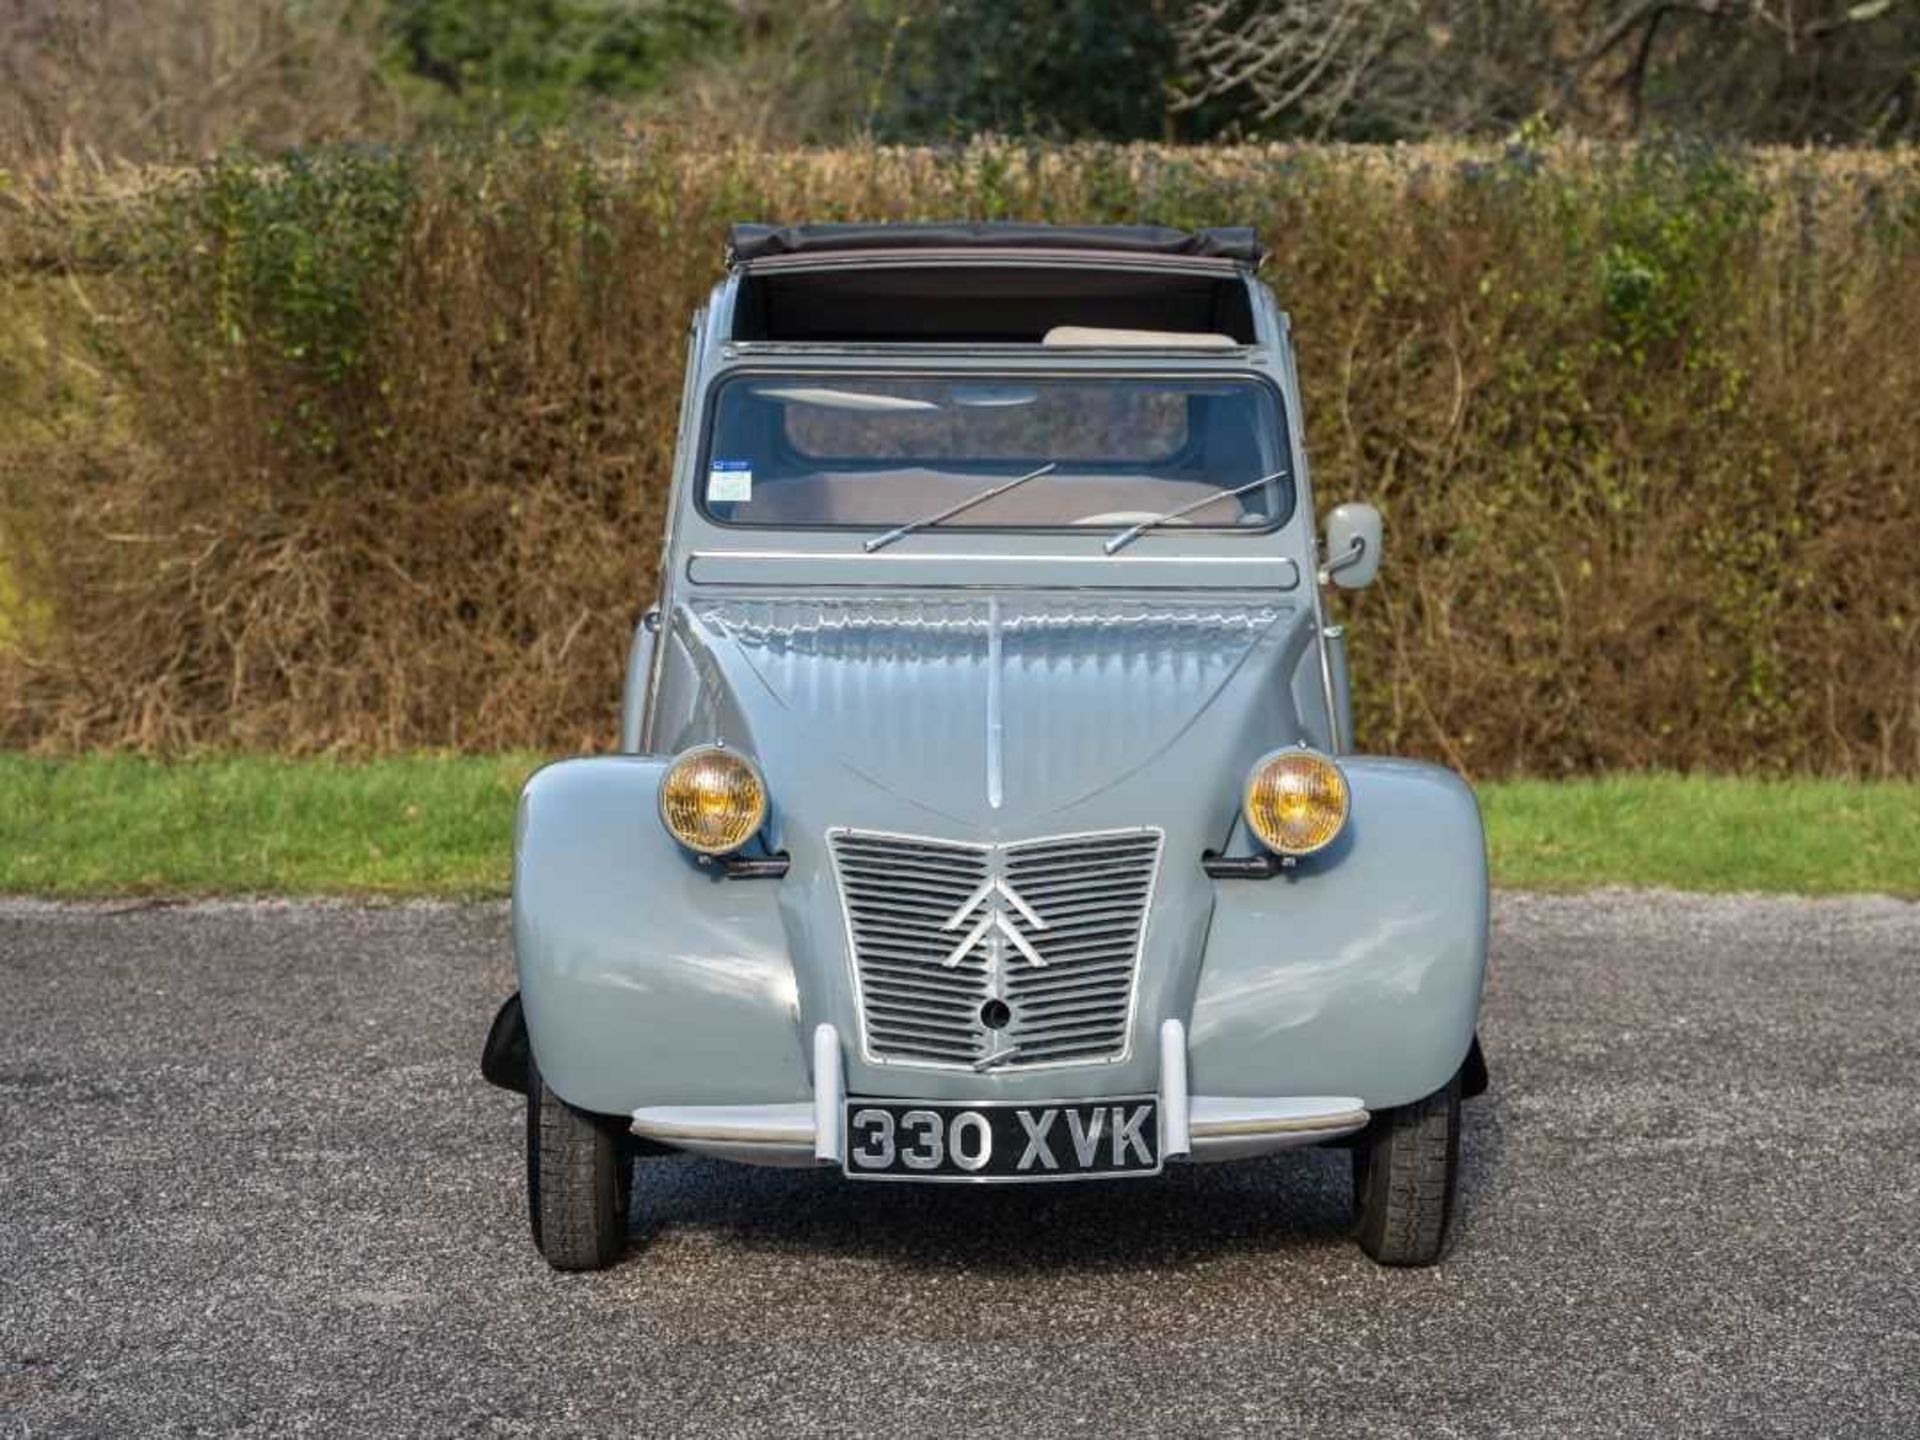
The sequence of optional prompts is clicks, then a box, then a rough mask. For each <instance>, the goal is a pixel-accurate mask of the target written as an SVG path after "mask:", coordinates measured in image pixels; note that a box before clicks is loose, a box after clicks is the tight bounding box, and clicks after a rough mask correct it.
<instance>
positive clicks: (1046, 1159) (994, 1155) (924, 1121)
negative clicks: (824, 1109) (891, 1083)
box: [843, 1096, 1160, 1180]
mask: <svg viewBox="0 0 1920 1440" xmlns="http://www.w3.org/2000/svg"><path fill="white" fill-rule="evenodd" d="M846 1115H847V1146H846V1149H847V1153H846V1160H845V1162H844V1165H843V1168H844V1170H845V1171H846V1173H847V1175H848V1176H849V1177H851V1178H853V1179H856V1180H1083V1179H1091V1178H1093V1177H1096V1176H1102V1175H1155V1174H1158V1173H1159V1171H1160V1107H1159V1104H1158V1102H1156V1101H1155V1100H1154V1099H1153V1098H1152V1097H1151V1096H1144V1097H1143V1096H1135V1097H1133V1098H1130V1099H1122V1100H1100V1101H1091V1100H1075V1101H1068V1102H1062V1103H1059V1104H1053V1105H1046V1104H1041V1105H1028V1104H1003V1103H999V1102H988V1103H984V1104H983V1103H979V1102H974V1103H972V1104H966V1103H950V1102H943V1101H918V1102H915V1101H898V1100H848V1101H847V1111H846Z"/></svg>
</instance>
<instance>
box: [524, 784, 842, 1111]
mask: <svg viewBox="0 0 1920 1440" xmlns="http://www.w3.org/2000/svg"><path fill="white" fill-rule="evenodd" d="M667 763H668V762H667V761H666V760H664V759H660V758H657V757H651V756H625V755H620V756H598V757H594V758H591V759H584V760H564V761H561V762H560V763H558V764H555V765H549V766H547V767H546V768H545V769H543V770H540V771H538V772H536V773H535V774H534V776H533V778H532V779H530V780H529V781H528V782H527V785H526V789H525V790H524V791H522V792H521V796H520V810H519V818H518V820H517V822H516V824H515V828H514V858H513V947H514V959H515V962H516V964H517V965H518V967H519V972H520V996H521V1003H522V1004H523V1006H524V1007H525V1010H526V1025H527V1035H528V1040H529V1042H530V1044H531V1046H532V1051H533V1057H534V1059H535V1061H536V1062H537V1063H538V1065H539V1067H540V1077H541V1079H542V1080H543V1081H544V1082H545V1083H546V1084H547V1085H548V1086H549V1087H550V1088H551V1089H552V1090H554V1091H555V1093H557V1094H558V1095H560V1096H561V1097H562V1098H563V1099H565V1100H567V1101H568V1102H569V1103H571V1104H573V1105H575V1106H578V1107H579V1108H581V1109H583V1110H592V1111H598V1112H600V1113H603V1114H625V1113H627V1112H629V1111H631V1110H634V1109H636V1108H637V1107H639V1106H642V1105H672V1104H679V1103H686V1102H692V1101H698V1102H700V1103H704V1104H725V1103H729V1102H732V1101H739V1102H742V1103H765V1102H768V1101H780V1100H805V1099H807V1098H808V1097H809V1096H810V1095H811V1093H812V1086H811V1083H810V1081H809V1079H808V1071H807V1065H806V1054H805V1047H804V1045H803V1044H802V1041H801V1036H800V1029H799V1012H798V1001H797V997H796V992H795V987H794V976H793V965H792V962H791V961H790V959H789V958H788V950H787V940H786V934H785V931H784V930H783V929H782V927H781V923H780V915H779V911H778V908H777V906H776V901H775V887H773V886H771V885H765V884H759V883H756V882H753V881H741V880H728V879H725V878H723V876H722V875H721V874H720V872H719V869H718V867H715V866H703V865H700V864H698V863H697V862H696V861H695V860H694V859H693V857H692V856H691V855H689V854H688V853H687V852H686V851H685V850H684V849H682V848H681V847H680V846H679V845H678V844H676V843H675V842H674V840H673V838H672V837H671V836H669V835H668V834H667V833H666V831H665V829H663V828H662V826H661V824H660V816H659V810H658V808H657V807H658V795H659V786H660V777H661V775H662V774H663V772H664V771H665V770H666V767H667ZM695 1082H697V1084H696V1083H695Z"/></svg>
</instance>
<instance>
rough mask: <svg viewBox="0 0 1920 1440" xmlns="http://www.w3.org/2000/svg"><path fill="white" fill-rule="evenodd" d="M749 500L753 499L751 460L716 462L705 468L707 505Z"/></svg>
mask: <svg viewBox="0 0 1920 1440" xmlns="http://www.w3.org/2000/svg"><path fill="white" fill-rule="evenodd" d="M751 499H753V462H752V461H751V460H716V461H714V462H713V463H712V464H711V465H709V466H708V467H707V502H708V503H709V504H724V503H726V502H728V501H737V500H751Z"/></svg>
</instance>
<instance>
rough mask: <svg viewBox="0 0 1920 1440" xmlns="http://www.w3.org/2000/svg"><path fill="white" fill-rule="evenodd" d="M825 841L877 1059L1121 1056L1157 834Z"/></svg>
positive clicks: (847, 836) (862, 834) (849, 836)
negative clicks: (1001, 841) (1002, 840)
mask: <svg viewBox="0 0 1920 1440" xmlns="http://www.w3.org/2000/svg"><path fill="white" fill-rule="evenodd" d="M830 840H831V844H832V851H833V860H834V868H835V871H836V873H837V875H838V877H839V881H840V895H841V899H842V901H843V902H844V904H845V906H846V915H847V934H848V938H849V941H850V942H851V945H852V948H853V961H854V974H855V977H856V979H857V981H858V989H859V1001H860V1012H861V1013H860V1020H861V1025H862V1027H863V1030H864V1035H865V1041H866V1052H867V1054H868V1055H869V1056H870V1057H871V1058H872V1059H875V1060H880V1061H896V1062H906V1063H911V1064H921V1065H948V1066H959V1067H963V1068H967V1069H978V1070H987V1069H1000V1068H1008V1069H1017V1068H1019V1067H1021V1066H1026V1065H1045V1064H1060V1063H1066V1062H1087V1061H1102V1060H1114V1059H1118V1058H1120V1057H1121V1056H1122V1055H1124V1054H1125V1053H1126V1048H1127V1032H1128V1027H1129V1026H1130V1024H1131V1023H1132V1018H1133V993H1134V981H1135V976H1136V973H1137V971H1138V969H1139V961H1140V951H1141V945H1142V942H1143V940H1144V937H1145V931H1146V920H1147V910H1148V907H1149V905H1150V904H1151V903H1152V899H1153V882H1154V876H1155V874H1156V872H1157V870H1158V868H1159V862H1160V832H1159V831H1157V830H1148V829H1139V830H1113V831H1105V832H1101V833H1097V834H1089V835H1064V836H1056V837H1052V838H1049V839H1045V840H1027V841H1021V842H1018V843H1015V844H1011V845H1003V846H987V845H967V844H961V843H958V842H954V841H948V840H932V839H926V838H920V837H914V836H904V835H884V834H876V833H871V832H866V831H856V830H837V831H834V832H832V834H831V836H830ZM996 1001H997V1002H999V1003H1000V1005H1001V1006H1004V1007H1005V1013H1004V1014H999V1013H997V1011H998V1008H999V1007H997V1006H993V1002H996ZM989 1007H991V1008H989ZM990 1019H999V1020H1001V1021H1002V1022H1003V1023H1001V1024H999V1025H997V1026H996V1025H994V1024H990V1023H989V1020H990Z"/></svg>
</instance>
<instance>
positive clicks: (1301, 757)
mask: <svg viewBox="0 0 1920 1440" xmlns="http://www.w3.org/2000/svg"><path fill="white" fill-rule="evenodd" d="M1288 761H1293V762H1295V763H1298V762H1302V761H1304V762H1306V763H1307V764H1309V765H1322V766H1325V767H1326V769H1327V771H1328V772H1329V773H1330V774H1331V775H1332V776H1333V778H1334V780H1335V781H1336V782H1337V784H1338V787H1339V796H1340V812H1339V816H1338V818H1337V819H1336V820H1335V822H1334V824H1333V827H1332V828H1331V829H1330V830H1329V831H1328V832H1327V833H1326V835H1325V836H1324V837H1323V838H1321V839H1320V840H1319V841H1317V842H1316V843H1314V844H1312V845H1306V846H1296V845H1285V844H1281V843H1278V842H1277V841H1276V840H1274V839H1270V838H1269V837H1268V836H1267V835H1265V834H1263V833H1261V829H1260V826H1259V824H1258V823H1257V822H1256V821H1255V819H1254V804H1253V799H1254V787H1255V786H1256V785H1257V784H1258V783H1259V782H1260V781H1261V779H1262V778H1263V777H1264V776H1265V774H1266V773H1267V771H1268V769H1269V767H1273V766H1276V765H1284V764H1286V762H1288ZM1240 815H1241V818H1242V819H1243V820H1245V821H1246V822H1247V829H1248V830H1249V831H1250V832H1251V833H1252V835H1253V838H1254V840H1255V841H1256V842H1257V843H1258V844H1259V845H1260V846H1261V847H1262V848H1263V849H1265V850H1267V851H1268V852H1269V853H1271V854H1274V855H1278V856H1280V857H1281V858H1282V859H1284V860H1304V859H1306V858H1307V857H1308V856H1310V855H1318V854H1321V853H1322V852H1323V851H1325V850H1326V849H1327V848H1328V847H1329V846H1331V845H1332V844H1333V843H1334V842H1335V841H1337V840H1339V838H1340V837H1341V836H1342V835H1344V834H1346V833H1347V822H1348V821H1349V820H1350V819H1352V817H1353V785H1352V783H1351V782H1350V781H1349V780H1348V779H1347V772H1346V770H1345V768H1344V767H1343V766H1342V765H1341V764H1340V762H1339V761H1338V760H1336V759H1335V758H1334V757H1333V756H1331V755H1329V754H1327V753H1326V752H1325V751H1324V750H1317V749H1315V748H1314V747H1313V746H1311V745H1304V744H1302V745H1283V746H1281V747H1280V748H1279V749H1277V750H1269V751H1268V752H1267V753H1266V754H1264V755H1262V756H1261V757H1260V758H1259V759H1258V760H1256V761H1254V762H1253V764H1252V766H1251V767H1250V768H1249V769H1248V770H1247V778H1246V780H1245V782H1244V783H1243V784H1242V785H1241V787H1240Z"/></svg>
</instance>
